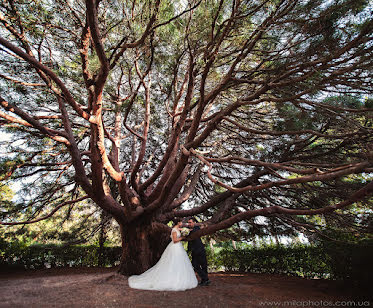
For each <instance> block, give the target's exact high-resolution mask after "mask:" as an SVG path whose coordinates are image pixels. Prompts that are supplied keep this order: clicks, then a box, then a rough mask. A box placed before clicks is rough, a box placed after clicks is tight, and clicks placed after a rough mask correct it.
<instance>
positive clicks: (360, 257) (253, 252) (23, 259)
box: [0, 239, 373, 284]
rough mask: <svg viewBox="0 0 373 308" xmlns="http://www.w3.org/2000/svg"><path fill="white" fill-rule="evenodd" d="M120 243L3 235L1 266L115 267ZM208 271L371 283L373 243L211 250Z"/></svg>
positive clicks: (209, 251)
mask: <svg viewBox="0 0 373 308" xmlns="http://www.w3.org/2000/svg"><path fill="white" fill-rule="evenodd" d="M120 255H121V247H104V248H103V249H102V250H100V249H99V247H97V246H65V247H64V246H57V245H32V246H27V245H24V244H21V243H16V242H13V243H9V242H6V241H5V240H2V239H0V267H8V268H9V267H12V268H14V267H17V268H27V269H29V268H34V269H36V268H44V267H66V266H69V267H71V266H87V267H93V266H108V267H111V266H116V265H118V264H119V260H120ZM207 257H208V264H209V267H210V270H215V271H216V270H225V271H240V272H251V273H275V274H286V275H293V276H302V277H307V278H330V279H338V280H349V281H350V282H353V283H355V284H361V283H371V279H372V278H371V273H372V272H373V262H372V260H373V245H371V243H367V244H359V245H347V244H346V245H335V244H330V243H327V244H325V243H324V244H323V245H318V246H309V245H298V246H293V247H285V246H267V247H261V248H253V247H245V248H238V249H233V248H221V249H220V250H219V251H216V252H215V253H214V252H213V251H211V249H209V247H208V249H207Z"/></svg>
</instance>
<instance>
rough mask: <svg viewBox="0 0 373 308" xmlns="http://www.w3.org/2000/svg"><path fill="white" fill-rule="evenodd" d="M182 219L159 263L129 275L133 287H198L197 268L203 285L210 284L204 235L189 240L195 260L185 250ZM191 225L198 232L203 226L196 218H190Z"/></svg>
mask: <svg viewBox="0 0 373 308" xmlns="http://www.w3.org/2000/svg"><path fill="white" fill-rule="evenodd" d="M182 225H183V224H182V222H181V221H178V222H177V223H176V224H175V226H174V227H173V228H172V231H171V239H172V241H171V242H170V243H169V244H168V246H167V247H166V249H165V251H164V252H163V254H162V256H161V258H160V259H159V261H158V262H157V264H156V265H154V266H153V267H151V268H150V269H148V270H147V271H146V272H144V273H142V274H141V275H134V276H131V277H129V278H128V284H129V286H130V287H131V288H134V289H142V290H157V291H183V290H187V289H192V288H195V287H197V285H198V280H197V278H196V275H195V273H194V271H196V272H197V274H198V276H199V277H200V278H201V282H200V283H199V285H201V286H207V285H209V284H210V280H209V279H208V275H207V261H206V251H205V247H204V246H203V244H202V241H201V239H200V238H197V239H195V240H192V241H188V251H191V252H192V263H190V260H189V257H188V255H187V253H186V251H185V250H184V247H183V245H182V243H181V241H183V240H184V238H183V237H182V236H181V232H180V229H181V227H182ZM188 226H189V228H191V229H192V230H191V231H190V233H189V234H192V233H193V232H196V231H197V230H199V229H200V227H199V226H198V225H197V224H196V220H195V218H191V219H189V220H188Z"/></svg>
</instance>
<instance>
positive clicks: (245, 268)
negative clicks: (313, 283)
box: [215, 245, 330, 278]
mask: <svg viewBox="0 0 373 308" xmlns="http://www.w3.org/2000/svg"><path fill="white" fill-rule="evenodd" d="M328 263H329V258H328V256H327V255H325V254H324V253H323V251H321V250H320V249H319V248H318V247H313V246H303V245H299V246H296V247H285V246H268V247H261V248H239V249H232V248H230V249H224V250H222V251H220V253H219V254H218V255H217V256H216V265H215V266H217V267H219V266H220V267H221V268H222V269H224V270H228V271H241V272H251V273H273V274H287V275H296V276H302V277H319V278H325V277H326V276H327V274H328V273H329V272H330V266H329V265H328Z"/></svg>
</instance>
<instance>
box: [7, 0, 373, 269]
mask: <svg viewBox="0 0 373 308" xmlns="http://www.w3.org/2000/svg"><path fill="white" fill-rule="evenodd" d="M370 14H371V12H370V11H369V1H367V0H340V1H337V0H335V1H334V0H332V1H321V0H310V1H308V0H299V1H297V0H257V1H240V0H200V1H196V0H189V1H187V0H184V1H181V0H180V1H170V0H156V1H150V0H143V1H136V0H132V1H129V0H111V1H99V0H86V1H80V0H79V1H69V0H55V1H47V0H40V1H24V0H17V1H13V0H5V1H3V2H2V3H1V4H0V22H1V27H0V35H1V37H0V45H1V46H2V47H1V50H0V60H1V62H0V77H1V79H0V80H1V81H0V87H1V88H0V91H1V97H0V105H1V108H2V109H1V110H0V117H1V118H2V120H1V122H0V123H1V125H2V127H3V129H4V130H6V132H7V133H8V134H9V133H11V134H13V135H12V136H13V137H12V139H11V142H10V141H6V142H5V144H3V147H2V148H3V150H4V149H6V150H7V151H8V156H7V157H6V158H4V157H3V158H2V161H1V180H2V181H3V182H5V183H8V184H9V183H11V182H12V181H15V180H17V181H19V182H20V183H21V184H20V185H22V184H24V185H23V186H21V188H20V189H19V195H20V196H19V197H18V199H17V200H18V203H17V204H16V205H14V206H13V208H12V209H11V210H10V209H9V210H7V211H5V212H4V213H2V216H3V222H2V224H3V225H12V224H13V225H14V224H25V223H32V222H35V221H39V220H42V219H46V218H48V217H50V216H51V215H53V214H54V213H55V212H56V211H58V210H59V209H61V208H63V207H65V206H69V207H72V206H73V205H75V206H79V204H81V203H82V202H83V204H87V200H86V199H89V200H92V202H93V203H94V204H96V205H97V206H98V207H100V208H102V209H103V210H104V211H105V212H107V213H108V214H109V215H111V216H112V217H113V218H114V219H115V220H116V221H117V223H118V224H119V226H120V230H121V237H122V242H123V255H122V263H121V272H122V273H124V274H134V273H140V272H142V271H144V270H145V269H147V268H148V267H150V266H151V265H152V264H154V262H155V261H156V260H157V259H158V258H159V256H160V253H161V252H162V249H163V248H164V245H165V243H166V242H167V238H168V235H169V227H167V223H168V222H169V221H170V220H172V219H174V218H175V217H179V218H183V217H189V216H191V215H203V217H204V219H205V220H206V221H205V223H206V227H205V228H202V229H201V230H200V231H199V232H196V233H195V235H194V236H195V237H196V236H202V235H207V234H213V233H214V232H217V231H219V230H224V229H228V228H230V227H231V226H234V225H235V224H237V223H240V222H242V223H244V224H247V223H250V222H252V221H250V219H253V218H254V217H257V216H267V217H268V223H267V226H268V232H269V234H270V233H272V232H274V233H276V232H281V230H283V231H284V230H285V229H286V228H287V227H289V226H292V227H294V228H295V227H296V226H302V227H303V228H304V227H305V226H306V224H305V223H304V221H303V222H302V221H301V220H300V219H301V218H302V215H327V214H328V213H332V212H334V213H336V215H337V214H338V213H339V214H341V215H342V214H343V210H344V209H345V208H346V207H348V206H349V205H354V206H359V205H360V206H361V207H362V208H364V206H365V203H364V200H365V198H366V197H367V196H368V195H370V194H371V193H372V191H373V183H371V182H370V181H369V173H370V172H372V170H373V169H372V165H373V148H372V136H373V134H372V118H371V112H372V106H371V99H370V95H371V94H372V63H373V57H371V54H372V49H373V44H372V43H373V36H372V29H373V20H372V19H371V18H370ZM364 177H365V180H364ZM302 195H304V196H302ZM83 200H84V201H83ZM17 213H18V214H17ZM19 213H22V215H23V216H19V215H20V214H19ZM365 214H366V212H364V211H361V212H360V215H363V216H364V215H365ZM25 215H26V217H27V221H16V220H17V217H24V216H25ZM308 225H309V224H308ZM252 226H254V227H255V221H254V223H253V224H252ZM254 227H253V230H254V229H255V228H254Z"/></svg>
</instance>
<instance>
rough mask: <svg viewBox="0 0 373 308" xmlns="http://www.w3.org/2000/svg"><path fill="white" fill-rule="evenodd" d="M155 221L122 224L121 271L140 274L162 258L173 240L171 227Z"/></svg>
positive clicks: (124, 273) (128, 273)
mask: <svg viewBox="0 0 373 308" xmlns="http://www.w3.org/2000/svg"><path fill="white" fill-rule="evenodd" d="M159 225H160V224H155V223H136V224H130V225H121V226H120V227H121V228H120V229H121V237H122V256H121V263H120V267H119V272H120V273H121V274H123V275H125V276H130V275H139V274H141V273H143V272H144V271H146V270H147V269H149V268H150V267H152V266H153V265H154V264H156V263H157V262H158V260H159V259H160V257H161V255H162V253H163V251H164V249H165V248H166V246H167V245H168V243H169V242H170V241H171V238H170V229H169V228H168V227H166V226H163V227H160V226H159Z"/></svg>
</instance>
